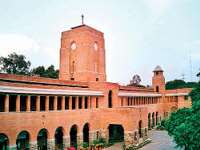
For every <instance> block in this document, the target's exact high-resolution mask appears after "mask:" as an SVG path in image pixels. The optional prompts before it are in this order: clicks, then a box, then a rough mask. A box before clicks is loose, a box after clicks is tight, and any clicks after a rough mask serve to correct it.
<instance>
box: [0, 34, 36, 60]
mask: <svg viewBox="0 0 200 150" xmlns="http://www.w3.org/2000/svg"><path fill="white" fill-rule="evenodd" d="M37 51H39V45H38V44H37V42H35V41H34V40H33V39H31V38H29V37H28V36H25V35H21V34H0V56H7V55H8V54H10V53H12V52H16V53H23V54H24V53H27V52H29V53H30V52H31V53H32V52H37Z"/></svg>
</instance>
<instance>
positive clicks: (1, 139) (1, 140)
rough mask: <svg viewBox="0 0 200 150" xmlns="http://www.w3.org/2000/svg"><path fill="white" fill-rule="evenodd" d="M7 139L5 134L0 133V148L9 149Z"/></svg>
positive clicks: (1, 149) (2, 149)
mask: <svg viewBox="0 0 200 150" xmlns="http://www.w3.org/2000/svg"><path fill="white" fill-rule="evenodd" d="M8 145H9V140H8V137H7V136H6V135H5V134H2V133H0V150H9V147H8Z"/></svg>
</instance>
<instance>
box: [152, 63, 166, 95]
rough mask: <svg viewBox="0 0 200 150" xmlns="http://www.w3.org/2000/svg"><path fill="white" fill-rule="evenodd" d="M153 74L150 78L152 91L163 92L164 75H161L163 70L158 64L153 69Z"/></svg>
mask: <svg viewBox="0 0 200 150" xmlns="http://www.w3.org/2000/svg"><path fill="white" fill-rule="evenodd" d="M153 72H154V75H153V78H152V86H153V89H154V91H156V92H158V93H164V92H165V77H164V75H163V70H162V68H161V67H160V66H157V67H156V68H155V69H154V71H153Z"/></svg>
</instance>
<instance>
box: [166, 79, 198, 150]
mask: <svg viewBox="0 0 200 150" xmlns="http://www.w3.org/2000/svg"><path fill="white" fill-rule="evenodd" d="M190 97H191V98H192V107H191V108H182V109H179V110H178V111H176V112H173V113H171V115H170V117H169V119H168V120H167V121H166V123H165V128H166V130H167V131H168V133H169V135H170V136H172V137H173V139H174V141H175V142H176V143H177V145H178V146H179V147H182V148H184V149H185V150H196V149H199V148H200V83H197V86H196V87H195V88H194V89H193V90H192V92H191V93H190Z"/></svg>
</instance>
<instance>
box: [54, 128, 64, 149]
mask: <svg viewBox="0 0 200 150" xmlns="http://www.w3.org/2000/svg"><path fill="white" fill-rule="evenodd" d="M55 147H56V149H59V150H62V149H63V148H64V146H63V128H62V127H59V128H57V129H56V132H55Z"/></svg>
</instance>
